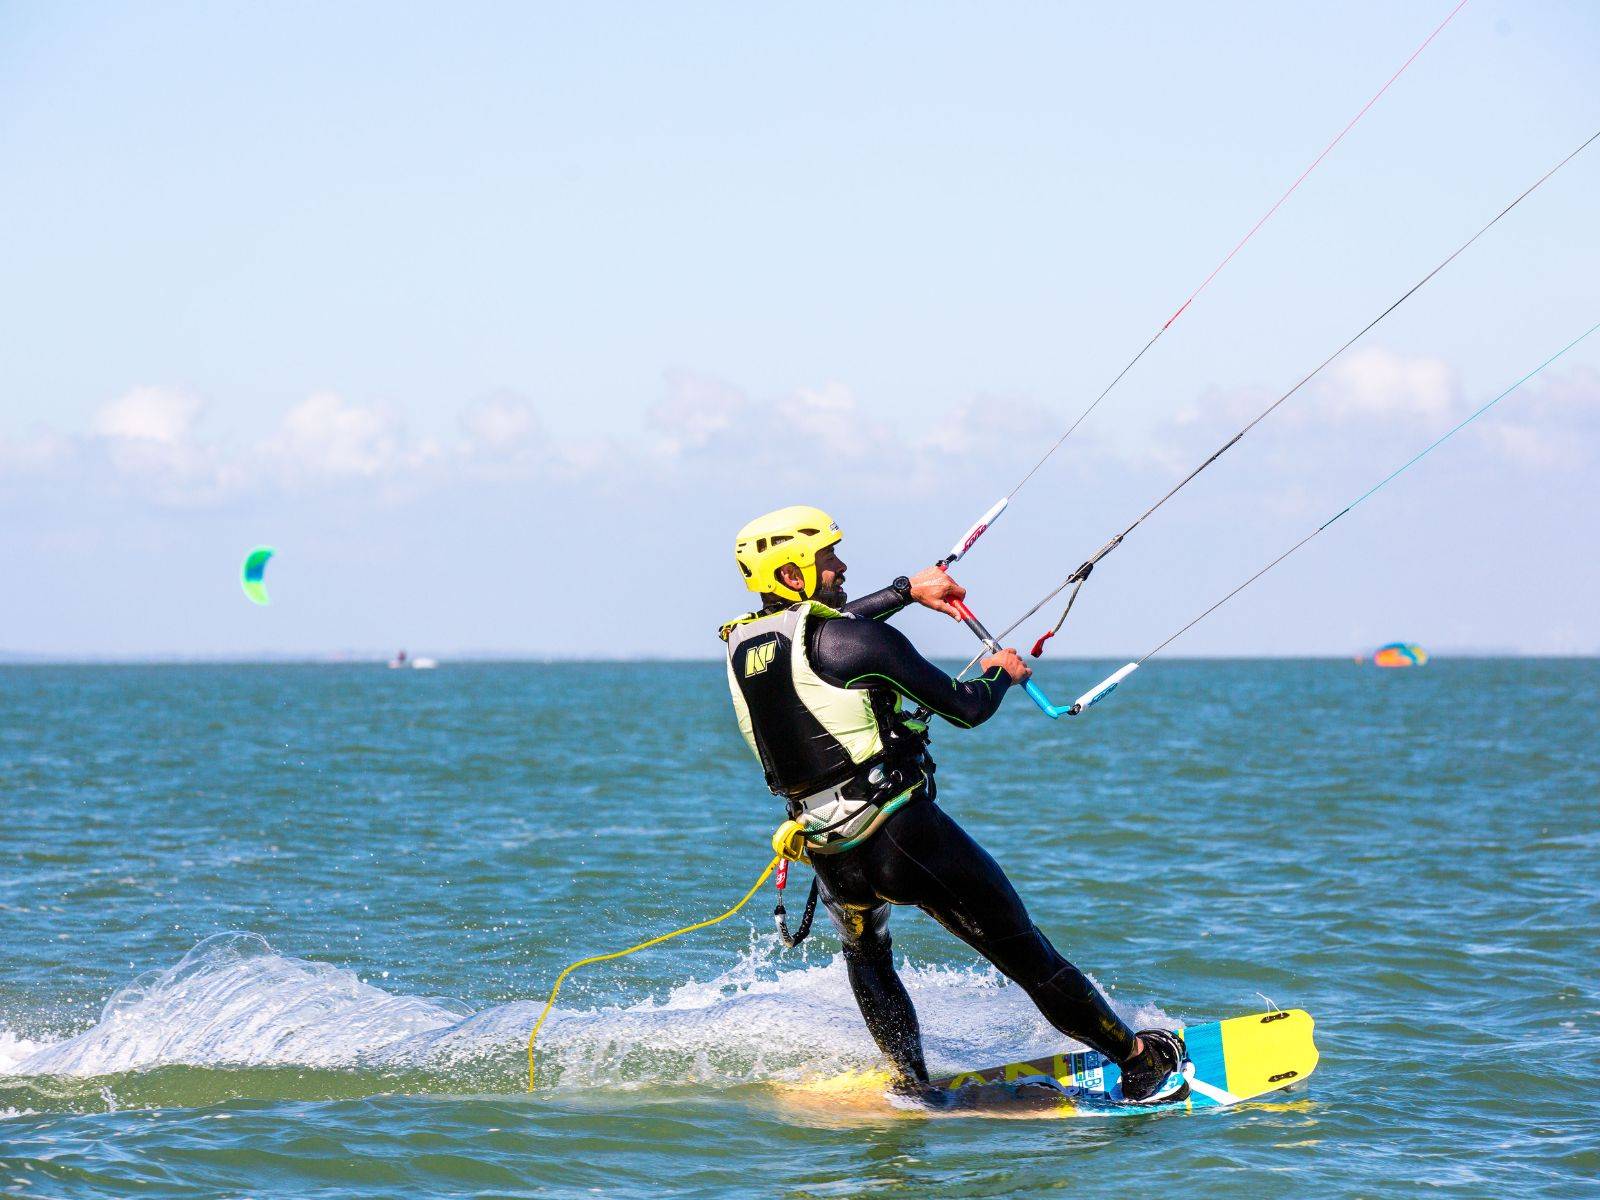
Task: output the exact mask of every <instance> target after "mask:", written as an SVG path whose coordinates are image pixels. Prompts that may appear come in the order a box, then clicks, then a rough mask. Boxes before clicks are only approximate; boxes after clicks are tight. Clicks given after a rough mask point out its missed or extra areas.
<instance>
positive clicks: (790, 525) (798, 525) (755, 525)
mask: <svg viewBox="0 0 1600 1200" xmlns="http://www.w3.org/2000/svg"><path fill="white" fill-rule="evenodd" d="M843 536H844V534H842V533H840V532H839V526H838V525H837V524H836V523H835V521H834V519H833V518H832V517H830V516H829V515H828V514H827V513H825V512H823V511H822V510H821V509H820V508H812V507H811V506H810V505H809V504H794V505H791V506H790V507H788V508H780V509H778V511H777V512H769V513H767V514H766V516H764V517H757V518H756V519H755V520H754V521H751V522H750V523H749V524H748V525H746V526H745V527H744V528H743V529H741V530H739V533H738V536H736V537H735V538H734V539H733V557H734V558H735V559H736V560H738V563H739V570H740V571H741V572H742V573H743V574H744V585H745V587H747V588H749V589H750V590H751V591H752V592H760V593H762V594H766V593H769V592H770V593H774V594H776V595H779V596H782V597H783V598H784V599H786V600H805V599H807V598H808V597H809V596H810V595H811V593H812V592H814V591H816V590H817V555H818V554H819V553H821V551H822V550H824V549H826V548H827V547H828V546H831V545H833V544H834V543H835V542H837V541H838V540H839V539H840V538H842V537H843ZM784 563H793V564H794V565H795V566H797V567H799V568H800V574H801V576H802V577H803V578H804V579H805V585H806V586H805V592H804V594H802V593H800V592H797V591H795V590H794V589H793V588H792V587H789V586H788V585H786V584H785V583H784V582H783V581H782V580H781V579H779V578H778V568H779V567H781V566H783V564H784Z"/></svg>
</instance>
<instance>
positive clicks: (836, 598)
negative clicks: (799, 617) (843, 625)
mask: <svg viewBox="0 0 1600 1200" xmlns="http://www.w3.org/2000/svg"><path fill="white" fill-rule="evenodd" d="M811 598H812V599H813V600H815V601H816V602H817V603H818V604H826V605H827V606H828V607H829V608H843V607H844V605H845V601H846V600H847V597H846V596H845V593H844V587H843V586H842V585H841V584H839V583H834V584H832V585H830V586H828V587H819V588H817V590H816V591H815V592H813V593H812V594H811Z"/></svg>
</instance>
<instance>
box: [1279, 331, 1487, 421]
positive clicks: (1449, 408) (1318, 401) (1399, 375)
mask: <svg viewBox="0 0 1600 1200" xmlns="http://www.w3.org/2000/svg"><path fill="white" fill-rule="evenodd" d="M1294 402H1295V401H1294V399H1291V400H1290V401H1289V403H1290V404H1293V403H1294ZM1306 408H1307V410H1308V412H1309V413H1310V414H1311V415H1314V416H1317V417H1321V418H1322V419H1325V420H1326V419H1333V420H1346V421H1371V420H1373V419H1374V418H1379V419H1397V418H1398V419H1402V420H1411V419H1416V420H1421V421H1427V422H1440V421H1445V420H1448V419H1449V418H1450V417H1451V416H1452V415H1454V414H1457V413H1459V412H1460V411H1461V408H1462V404H1461V387H1460V383H1459V382H1458V381H1457V378H1456V373H1455V372H1454V371H1453V370H1452V369H1451V368H1450V366H1449V364H1448V363H1445V362H1444V361H1443V360H1441V359H1437V358H1409V357H1407V356H1405V355H1402V354H1396V353H1395V352H1394V351H1392V350H1385V349H1383V348H1382V347H1381V346H1373V347H1369V348H1366V349H1362V350H1355V351H1352V352H1351V353H1349V354H1347V355H1346V356H1345V357H1343V358H1341V359H1340V360H1339V361H1338V362H1336V363H1334V364H1333V366H1332V367H1330V368H1329V369H1328V374H1327V375H1326V376H1325V377H1324V378H1323V380H1322V381H1321V386H1319V387H1318V388H1317V390H1316V396H1315V399H1314V400H1313V401H1312V403H1310V404H1308V405H1306Z"/></svg>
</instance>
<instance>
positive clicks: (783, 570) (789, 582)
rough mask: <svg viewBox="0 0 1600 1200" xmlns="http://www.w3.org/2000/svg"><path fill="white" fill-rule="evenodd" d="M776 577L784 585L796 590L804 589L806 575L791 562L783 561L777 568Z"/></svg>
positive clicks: (801, 590)
mask: <svg viewBox="0 0 1600 1200" xmlns="http://www.w3.org/2000/svg"><path fill="white" fill-rule="evenodd" d="M778 579H779V580H780V581H781V582H782V583H783V586H784V587H787V588H793V589H794V590H795V591H797V592H803V591H805V587H806V577H805V576H804V575H802V574H801V573H800V568H799V567H797V566H795V565H794V564H793V563H784V564H782V565H781V566H780V567H779V568H778Z"/></svg>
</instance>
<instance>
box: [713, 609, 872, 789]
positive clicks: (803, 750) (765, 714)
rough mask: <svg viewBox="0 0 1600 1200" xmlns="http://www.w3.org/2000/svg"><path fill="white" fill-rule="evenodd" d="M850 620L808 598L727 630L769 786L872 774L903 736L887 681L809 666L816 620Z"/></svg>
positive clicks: (744, 719) (745, 723) (745, 726)
mask: <svg viewBox="0 0 1600 1200" xmlns="http://www.w3.org/2000/svg"><path fill="white" fill-rule="evenodd" d="M850 619H852V618H849V617H845V616H844V615H843V614H841V613H838V612H835V611H834V610H833V609H831V608H828V607H827V606H826V605H823V604H818V603H817V602H816V601H815V600H805V601H801V602H800V603H798V604H793V605H790V606H789V607H788V608H785V609H782V610H781V611H779V612H775V613H768V614H765V615H762V614H752V615H750V616H747V617H741V618H739V619H738V620H737V621H733V622H730V623H729V624H728V625H725V626H723V629H722V636H723V638H724V640H725V641H726V642H727V643H728V689H729V691H731V692H732V693H733V707H734V712H735V713H736V714H737V716H738V718H739V731H740V732H741V733H742V734H744V740H745V742H746V743H747V744H748V745H749V747H750V750H751V752H752V753H754V754H755V756H756V757H757V758H758V759H760V760H761V768H762V770H763V771H765V772H766V776H767V786H768V787H770V788H771V789H772V790H773V791H774V792H776V793H777V794H778V795H780V796H786V797H788V798H789V799H790V800H794V801H798V800H803V799H805V798H806V797H808V796H813V795H815V794H816V793H818V792H821V791H823V790H824V789H827V788H832V787H836V786H838V785H840V784H844V783H847V782H849V781H851V780H854V779H857V778H858V777H864V776H866V775H867V774H868V773H869V772H870V771H871V769H872V768H873V767H874V766H876V765H878V764H880V763H883V762H885V760H886V758H887V757H889V755H888V754H887V753H886V751H887V750H888V749H889V748H890V747H891V746H893V745H896V744H897V743H899V741H900V740H901V739H900V738H898V737H897V736H896V734H897V730H896V729H895V725H896V713H897V712H898V709H899V704H900V701H899V697H898V696H896V695H895V694H894V693H893V692H891V691H889V690H888V689H886V688H868V689H857V688H846V687H839V686H837V685H836V684H832V683H829V682H827V681H826V680H825V679H823V678H822V677H821V676H820V675H818V674H817V672H816V671H815V670H814V669H813V668H812V666H811V660H810V658H809V657H808V656H807V654H806V631H807V628H808V627H809V625H810V623H811V622H812V621H817V620H823V621H827V620H850ZM896 757H899V756H896ZM880 775H881V772H880Z"/></svg>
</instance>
